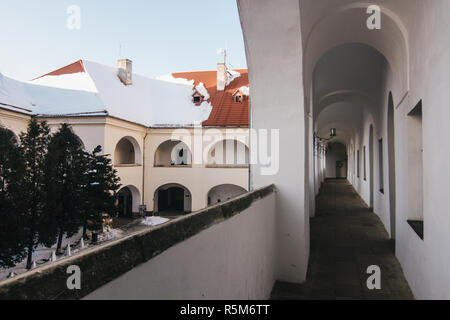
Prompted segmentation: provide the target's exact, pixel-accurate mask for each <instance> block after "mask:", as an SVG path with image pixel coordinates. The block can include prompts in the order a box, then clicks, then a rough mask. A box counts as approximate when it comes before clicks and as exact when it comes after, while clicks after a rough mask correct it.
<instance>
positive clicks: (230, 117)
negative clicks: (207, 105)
mask: <svg viewBox="0 0 450 320" xmlns="http://www.w3.org/2000/svg"><path fill="white" fill-rule="evenodd" d="M235 71H237V72H239V73H240V74H241V76H240V77H238V78H236V79H234V80H233V81H232V82H231V83H230V84H229V85H228V86H227V87H226V88H225V90H224V91H217V71H197V72H180V73H173V74H172V75H173V77H174V78H184V79H187V80H194V81H195V85H199V84H200V83H201V82H203V84H204V85H205V88H206V90H208V93H209V95H210V98H209V100H208V101H209V102H211V105H212V107H213V109H212V111H211V114H210V116H209V119H208V120H206V121H204V122H203V126H204V127H248V126H249V98H248V97H245V98H244V100H243V101H242V102H234V99H233V93H235V92H236V90H238V89H239V88H241V87H243V86H246V87H248V85H249V83H248V70H247V69H238V70H235Z"/></svg>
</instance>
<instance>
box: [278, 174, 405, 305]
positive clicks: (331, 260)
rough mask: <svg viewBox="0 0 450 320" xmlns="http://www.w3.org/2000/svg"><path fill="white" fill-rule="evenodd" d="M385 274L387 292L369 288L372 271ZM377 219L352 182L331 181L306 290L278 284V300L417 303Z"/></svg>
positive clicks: (320, 201)
mask: <svg viewBox="0 0 450 320" xmlns="http://www.w3.org/2000/svg"><path fill="white" fill-rule="evenodd" d="M371 265H377V266H379V267H380V268H381V290H373V291H371V290H369V289H368V288H367V279H368V278H369V277H370V274H367V273H366V271H367V268H368V267H369V266H371ZM413 298H414V297H413V295H412V293H411V290H410V288H409V286H408V283H407V282H406V280H405V277H404V275H403V271H402V268H401V266H400V263H399V262H398V260H397V258H396V257H395V254H394V244H393V240H390V239H389V235H388V233H387V232H386V230H385V228H384V226H383V224H382V223H381V221H380V219H379V218H378V216H377V215H375V214H374V213H373V212H371V211H370V210H369V209H368V208H367V206H366V205H365V204H364V202H363V201H362V200H361V198H360V197H359V196H358V195H357V193H356V192H355V190H354V188H353V187H352V186H351V185H350V184H349V182H348V181H346V180H340V179H330V180H326V182H325V183H324V184H323V187H322V189H321V193H320V194H319V196H318V198H317V211H316V217H315V218H312V219H311V254H310V260H309V268H308V274H307V279H306V282H305V283H304V284H301V285H298V284H289V283H283V282H277V283H276V284H275V287H274V290H273V292H272V299H306V300H310V299H358V300H361V299H371V300H373V299H383V300H385V299H401V300H409V299H413Z"/></svg>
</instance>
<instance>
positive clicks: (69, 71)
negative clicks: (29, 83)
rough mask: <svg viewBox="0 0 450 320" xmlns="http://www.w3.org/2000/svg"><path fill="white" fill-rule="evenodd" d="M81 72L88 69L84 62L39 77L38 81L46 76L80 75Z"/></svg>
mask: <svg viewBox="0 0 450 320" xmlns="http://www.w3.org/2000/svg"><path fill="white" fill-rule="evenodd" d="M80 72H86V69H85V68H84V65H83V60H78V61H76V62H74V63H72V64H69V65H68V66H65V67H62V68H60V69H58V70H55V71H52V72H50V73H47V74H44V75H42V76H40V77H37V78H36V79H39V78H43V77H45V76H60V75H62V74H72V73H80ZM36 79H33V80H36Z"/></svg>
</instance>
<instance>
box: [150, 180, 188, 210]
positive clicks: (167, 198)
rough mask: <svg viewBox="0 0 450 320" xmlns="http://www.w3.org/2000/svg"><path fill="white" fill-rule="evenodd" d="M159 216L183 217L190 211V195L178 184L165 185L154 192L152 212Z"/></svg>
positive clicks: (186, 189)
mask: <svg viewBox="0 0 450 320" xmlns="http://www.w3.org/2000/svg"><path fill="white" fill-rule="evenodd" d="M153 211H154V212H155V213H158V214H160V215H184V214H187V213H190V212H191V211H192V193H191V191H190V190H189V189H188V188H186V187H185V186H184V185H182V184H179V183H167V184H165V185H162V186H160V187H159V188H157V189H156V190H155V194H154V210H153Z"/></svg>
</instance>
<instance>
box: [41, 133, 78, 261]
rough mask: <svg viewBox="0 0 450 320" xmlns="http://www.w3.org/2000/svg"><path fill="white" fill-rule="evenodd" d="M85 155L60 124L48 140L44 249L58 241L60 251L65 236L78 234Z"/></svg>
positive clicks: (73, 137)
mask: <svg viewBox="0 0 450 320" xmlns="http://www.w3.org/2000/svg"><path fill="white" fill-rule="evenodd" d="M84 161H85V156H84V152H83V150H82V143H81V141H80V139H79V138H78V137H77V136H76V135H75V134H74V133H73V132H72V130H71V128H70V127H69V126H68V125H67V124H63V125H62V126H61V128H60V129H59V130H58V132H56V133H55V134H54V135H53V136H52V137H51V140H50V143H49V146H48V153H47V157H46V160H45V167H46V186H47V203H46V217H45V219H44V220H43V221H44V225H43V227H42V230H45V232H43V233H42V234H41V241H42V242H43V243H45V244H46V245H47V246H49V245H51V244H53V243H54V242H55V238H57V252H58V253H60V252H61V246H62V240H63V236H64V234H65V235H66V236H67V237H71V236H73V235H74V234H76V233H77V232H78V231H79V227H80V225H81V217H80V212H81V210H82V207H83V205H82V204H83V202H84V199H83V196H84V192H83V188H84V187H85V176H84V172H85V168H86V165H84V163H83V162H84Z"/></svg>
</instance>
